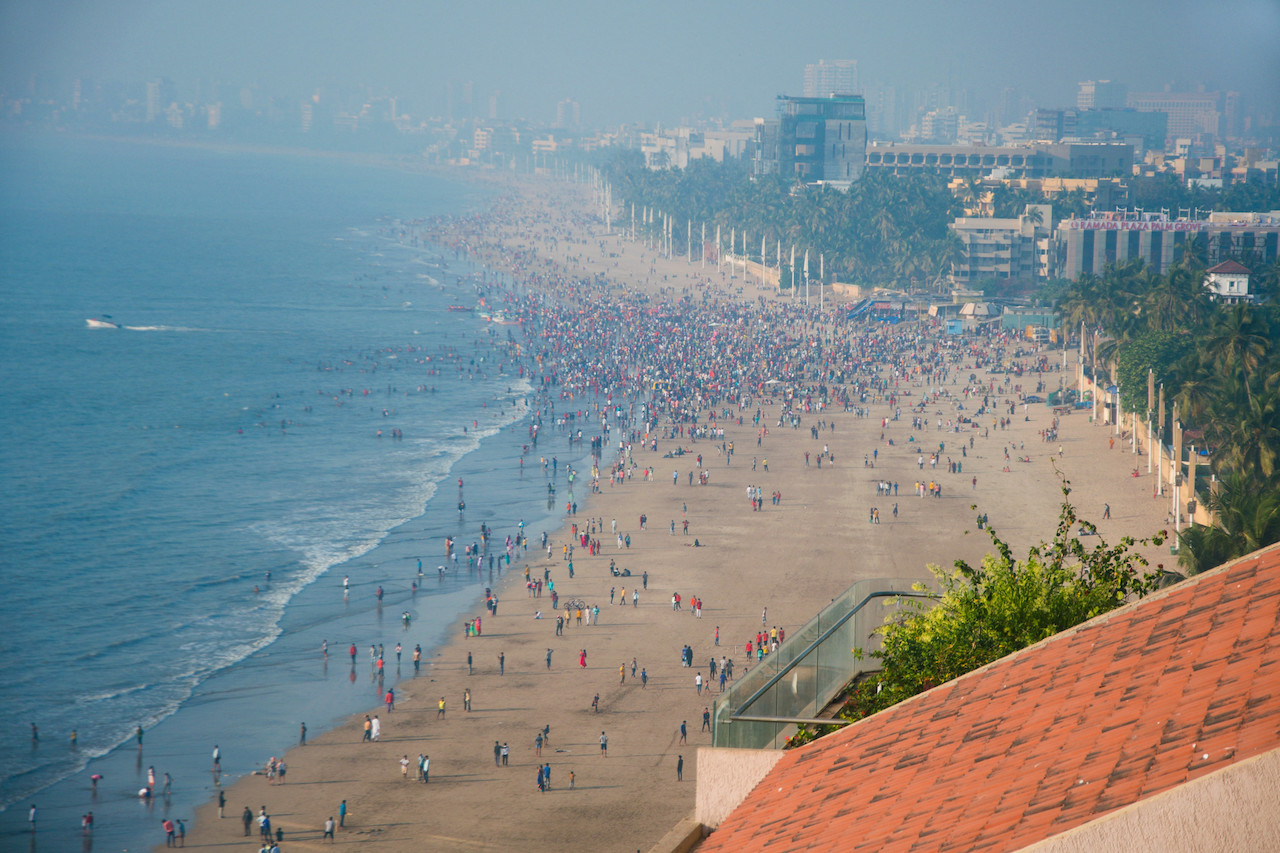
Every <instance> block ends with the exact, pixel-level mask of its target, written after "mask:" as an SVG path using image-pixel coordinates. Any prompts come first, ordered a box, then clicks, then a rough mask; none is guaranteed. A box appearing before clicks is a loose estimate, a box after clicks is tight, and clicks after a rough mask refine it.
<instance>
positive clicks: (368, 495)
mask: <svg viewBox="0 0 1280 853" xmlns="http://www.w3.org/2000/svg"><path fill="white" fill-rule="evenodd" d="M484 201H485V196H484V194H483V193H482V192H481V191H479V190H477V189H476V188H474V187H472V186H468V185H466V184H461V183H457V182H453V181H449V180H446V179H442V178H440V177H438V176H429V175H424V174H415V173H410V172H404V171H397V170H394V169H390V168H383V167H377V166H372V165H361V164H357V163H351V162H346V161H337V160H329V159H323V158H316V157H304V156H285V155H269V154H261V153H227V152H215V151H205V150H191V149H181V148H161V147H153V146H133V145H129V144H125V143H114V142H101V141H86V140H78V141H77V140H66V139H60V138H49V137H19V138H6V139H3V140H0V269H2V270H3V273H2V275H3V279H2V280H3V289H2V291H0V306H2V310H0V393H2V394H3V400H4V415H3V420H2V425H0V477H2V478H3V482H4V488H3V490H0V518H2V519H3V521H2V525H3V526H2V527H0V584H2V586H3V589H4V591H5V592H4V605H3V611H2V612H3V623H4V630H3V631H0V708H3V709H4V713H3V714H0V806H3V811H2V812H0V847H4V848H8V849H13V848H14V845H15V843H16V841H17V839H19V838H21V839H22V840H21V844H22V846H23V849H43V850H62V849H84V846H85V845H86V843H87V842H85V841H83V840H82V838H81V835H80V831H79V819H80V816H81V815H82V814H83V813H84V812H85V811H87V810H90V809H92V810H93V811H94V814H95V818H96V824H97V829H96V831H95V834H94V839H93V842H92V846H96V847H98V848H99V849H102V850H118V849H125V848H137V847H140V846H151V845H153V844H155V843H157V842H158V841H159V840H160V833H159V832H158V831H157V828H158V825H159V821H160V819H161V818H162V817H163V816H165V815H170V816H175V817H183V818H184V819H187V820H188V822H190V819H191V817H192V810H193V808H194V806H195V805H196V804H198V803H199V802H201V801H204V800H207V799H208V798H210V797H211V796H213V795H214V793H215V791H216V787H215V784H214V779H213V778H212V774H211V773H210V772H209V770H210V766H211V760H210V751H211V750H212V748H213V746H214V744H218V745H219V746H220V748H221V750H222V753H223V760H222V765H223V771H224V776H223V779H222V780H221V781H223V782H224V783H225V782H226V781H228V778H234V777H235V776H238V775H241V774H244V773H247V772H251V771H252V770H253V769H255V768H257V767H258V766H260V764H261V762H263V761H265V759H266V758H267V757H269V756H270V755H272V754H279V753H280V752H281V751H283V749H284V748H286V747H287V746H289V745H291V744H292V743H294V742H296V738H297V731H298V726H299V724H300V723H301V722H303V721H306V722H307V725H308V728H309V730H310V733H311V734H312V735H315V734H318V733H319V732H321V731H323V730H324V729H325V728H326V727H329V726H332V725H333V724H334V723H335V722H336V721H338V720H339V719H340V718H341V717H342V716H344V715H346V714H349V713H352V712H355V711H358V710H362V709H365V708H367V707H370V706H372V705H373V704H374V703H375V702H376V701H377V698H378V697H379V695H380V691H381V690H382V689H385V686H387V685H396V686H397V691H398V692H402V691H406V690H407V691H409V692H412V691H413V690H414V686H413V679H412V676H413V669H412V665H411V663H410V662H409V661H410V659H411V654H412V649H413V647H414V645H415V644H419V643H420V644H421V645H422V646H423V649H424V659H426V660H430V659H431V657H432V653H433V650H434V649H435V648H436V647H438V646H439V644H440V642H441V640H442V638H443V637H444V636H445V635H446V633H447V632H449V631H453V630H457V625H458V623H459V622H460V620H461V618H463V616H464V615H470V614H473V613H476V614H478V613H479V612H480V607H479V604H478V594H479V592H480V590H481V589H482V588H483V587H484V586H487V585H492V584H494V583H496V580H497V578H495V577H494V576H493V575H492V574H491V573H490V572H489V571H488V567H487V563H485V564H484V567H483V570H481V568H479V567H478V568H477V569H476V570H475V571H469V570H468V567H467V565H466V561H465V559H464V560H463V561H461V563H460V564H458V565H457V566H456V567H455V566H454V565H453V564H449V565H448V566H447V568H448V569H449V571H446V572H445V573H443V574H442V573H440V572H439V571H438V570H437V566H439V565H441V564H444V563H445V562H446V561H445V559H444V538H445V536H451V535H452V536H456V537H458V542H459V543H470V542H473V541H478V540H479V527H480V524H481V523H482V522H483V523H486V524H488V525H489V526H490V527H491V528H492V529H493V531H494V532H495V534H496V536H495V538H496V542H497V544H498V546H499V547H501V545H502V543H503V540H504V538H505V537H506V536H507V535H508V534H512V535H514V534H515V533H516V531H517V522H519V521H520V520H525V521H526V523H527V524H528V528H527V529H528V531H529V532H530V533H531V535H532V536H533V537H534V538H535V539H536V537H537V534H538V532H539V531H540V530H548V531H551V530H553V529H554V525H555V519H554V510H553V508H552V507H550V506H549V505H548V504H547V502H546V500H545V495H546V481H545V478H544V477H543V476H542V475H541V473H540V472H539V471H537V466H536V465H534V466H530V467H529V469H528V471H527V472H525V471H523V470H522V469H521V467H520V465H519V457H520V455H521V448H522V445H523V444H525V443H526V442H527V441H528V439H527V427H528V423H529V418H530V413H531V410H532V409H533V408H534V407H536V405H537V402H536V400H535V398H534V396H533V394H532V390H531V386H530V384H529V383H528V381H527V380H526V379H525V378H524V377H522V376H521V375H520V372H519V368H518V365H517V364H516V363H515V361H514V360H513V359H512V357H511V355H510V349H509V348H508V346H507V345H506V343H505V342H507V335H508V333H509V332H510V333H511V334H513V335H515V336H518V335H519V334H520V332H519V330H518V329H513V327H501V328H494V327H491V326H486V324H485V323H484V321H483V320H482V319H480V318H479V317H477V316H474V315H472V314H466V313H458V312H450V311H449V310H448V306H449V305H451V304H457V303H462V304H468V305H469V304H473V303H474V302H475V299H476V283H477V282H482V281H483V280H484V279H485V278H486V275H487V274H486V273H485V271H484V270H478V269H475V268H473V267H471V266H470V265H469V264H468V263H467V262H466V260H465V258H458V257H455V256H454V253H453V252H452V250H451V249H449V248H448V247H432V246H426V245H420V244H418V242H417V240H416V235H417V234H418V233H420V229H419V228H418V226H416V225H415V224H414V223H415V222H418V221H419V220H421V219H423V218H425V217H433V216H439V215H447V214H451V213H457V212H461V211H464V210H467V209H471V208H474V207H476V206H478V205H481V204H483V203H484ZM88 318H100V319H108V318H109V320H110V321H111V322H114V323H117V324H119V325H120V328H90V327H89V326H88V325H87V324H86V319H88ZM397 436H402V437H397ZM561 449H562V448H561ZM559 455H560V459H561V462H562V464H561V465H560V469H559V470H560V474H561V476H562V477H563V475H564V471H565V468H566V465H565V464H564V463H566V462H574V461H580V460H574V459H572V458H571V455H570V454H566V453H563V452H562V453H560V454H559ZM535 460H536V455H535ZM459 478H461V479H462V481H463V486H462V487H461V488H460V487H459V485H458V482H457V481H458V480H459ZM460 498H461V499H462V500H465V503H466V509H465V512H459V510H458V503H459V500H460ZM419 560H421V561H422V564H423V567H424V570H425V577H423V578H421V581H422V583H421V589H419V590H418V591H416V592H415V591H414V590H413V584H415V583H417V582H418V581H419V576H418V574H417V572H418V562H419ZM517 565H518V564H517V563H516V562H514V561H513V562H512V568H516V567H517ZM497 571H498V573H499V574H500V572H501V566H500V561H499V568H498V570H497ZM344 576H346V577H349V578H350V592H349V594H347V595H345V596H344V594H343V585H342V580H343V577H344ZM378 588H382V590H383V597H382V598H379V597H378V596H377V595H376V594H375V592H376V590H377V589H378ZM405 612H408V613H409V614H410V617H411V621H410V622H409V624H408V625H407V626H406V625H405V623H404V622H403V620H402V618H401V614H402V613H405ZM326 640H327V641H328V643H329V647H330V654H329V658H328V660H327V661H326V660H325V659H324V657H323V656H322V655H321V654H320V645H321V643H322V642H324V641H326ZM397 642H400V643H402V644H403V646H404V649H405V652H404V659H403V663H402V664H401V666H400V667H399V669H397V668H396V663H395V660H394V654H393V652H392V649H393V647H394V646H395V644H396V643H397ZM351 643H355V644H356V645H357V647H358V648H359V650H360V651H359V654H358V656H357V663H356V665H354V666H352V665H351V663H350V660H349V658H348V656H347V654H346V648H347V646H348V645H350V644H351ZM376 643H382V644H384V647H385V649H386V655H387V658H388V675H387V677H386V684H384V685H379V684H378V683H377V682H376V681H375V680H374V678H373V677H372V670H371V666H370V661H369V651H368V650H369V647H370V645H371V644H376ZM425 674H426V673H425V672H424V676H425ZM401 679H403V681H401ZM400 685H403V686H400ZM33 723H34V724H35V725H36V726H38V727H39V740H38V741H33V740H32V736H31V728H30V727H31V724H33ZM137 726H142V727H143V729H144V731H145V738H144V746H143V748H142V749H138V748H137V747H136V745H135V742H134V735H133V733H134V731H135V727H137ZM73 730H74V731H75V732H76V733H77V738H78V741H77V745H76V746H75V748H72V747H71V745H70V737H71V732H72V731H73ZM151 767H154V769H155V772H156V773H157V775H160V774H163V773H166V772H168V773H170V774H171V775H172V777H173V779H174V785H173V793H172V795H171V797H169V798H167V799H165V798H160V799H157V800H155V801H153V802H151V803H150V804H146V803H143V802H141V801H140V800H139V799H138V797H137V796H136V794H137V791H138V789H139V788H140V787H141V786H142V785H143V784H144V783H145V781H146V773H147V769H148V768H151ZM93 773H98V774H101V775H102V776H103V780H102V782H101V783H100V784H99V786H98V789H97V791H96V792H95V791H93V790H91V786H90V783H89V777H90V775H91V774H93ZM32 803H35V804H37V805H38V806H39V807H40V811H41V817H40V823H39V831H38V832H37V833H36V834H35V836H34V837H28V835H27V833H26V829H27V828H26V825H25V824H26V811H27V809H28V808H29V806H30V805H31V804H32ZM228 805H229V808H232V809H233V811H235V813H237V814H238V812H239V809H240V808H242V806H243V804H228ZM5 839H8V840H7V841H6V840H5Z"/></svg>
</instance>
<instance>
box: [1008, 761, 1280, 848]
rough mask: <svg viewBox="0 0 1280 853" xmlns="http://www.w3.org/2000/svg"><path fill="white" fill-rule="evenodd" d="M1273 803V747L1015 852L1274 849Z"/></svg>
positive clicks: (1276, 816)
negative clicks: (1260, 753) (1269, 750)
mask: <svg viewBox="0 0 1280 853" xmlns="http://www.w3.org/2000/svg"><path fill="white" fill-rule="evenodd" d="M1277 803H1280V749H1278V750H1273V751H1271V752H1267V753H1264V754H1262V755H1257V756H1254V757H1253V758H1250V759H1247V760H1245V761H1241V762H1240V763H1238V764H1233V765H1231V766H1230V767H1224V768H1223V769H1221V770H1219V771H1217V772H1216V773H1210V774H1209V775H1208V776H1202V777H1201V778H1199V779H1196V780H1195V781H1193V782H1188V783H1187V784H1185V785H1180V786H1178V787H1177V788H1174V789H1173V790H1170V791H1165V792H1164V793H1162V794H1158V795H1156V796H1154V797H1150V798H1148V799H1145V800H1142V801H1140V802H1137V803H1134V804H1133V805H1131V806H1129V807H1128V808H1124V809H1121V810H1120V811H1117V812H1113V813H1112V814H1109V815H1106V816H1104V817H1100V818H1098V819H1097V820H1095V821H1092V822H1090V823H1087V824H1085V825H1084V826H1079V827H1076V828H1075V829H1072V830H1069V831H1067V832H1064V833H1062V834H1061V835H1055V836H1053V837H1052V838H1047V839H1045V840H1044V841H1041V842H1038V843H1036V844H1032V845H1031V846H1029V847H1024V848H1023V850H1024V851H1031V853H1095V851H1101V850H1107V851H1110V850H1177V851H1179V853H1198V851H1204V853H1220V851H1224V850H1280V807H1277Z"/></svg>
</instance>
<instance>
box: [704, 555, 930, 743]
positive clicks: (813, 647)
mask: <svg viewBox="0 0 1280 853" xmlns="http://www.w3.org/2000/svg"><path fill="white" fill-rule="evenodd" d="M913 583H914V581H911V580H907V579H902V578H896V579H891V578H876V579H873V580H864V581H858V582H857V583H855V584H853V585H852V586H851V587H849V588H848V589H847V590H845V591H844V592H843V593H842V594H841V595H840V596H838V597H837V598H836V599H834V600H833V601H832V602H831V603H830V604H828V605H827V606H826V607H824V608H823V609H822V610H821V611H820V612H819V613H818V615H817V616H815V617H814V618H813V619H811V620H809V622H808V624H806V625H805V626H804V627H803V628H801V629H800V630H799V631H796V632H795V633H793V634H791V635H790V636H788V637H787V639H786V642H784V643H782V644H781V645H780V646H779V647H778V650H777V651H776V652H773V653H772V654H769V655H766V656H765V657H764V659H763V660H762V661H759V662H753V663H752V665H751V668H750V669H748V670H747V671H746V672H744V673H743V674H742V675H741V676H740V677H739V678H738V679H737V680H736V681H734V683H733V685H732V686H731V687H729V688H728V689H727V690H726V691H725V692H724V693H723V694H722V695H720V696H719V697H717V699H716V701H715V706H714V713H713V720H712V726H711V742H712V745H713V746H725V747H739V748H744V749H770V748H772V749H779V748H781V747H782V745H783V743H784V742H785V741H786V738H787V737H789V736H790V734H791V733H792V731H793V730H794V729H795V725H796V724H797V723H800V722H811V721H812V718H813V717H815V716H816V715H817V714H818V713H819V712H820V711H822V709H823V708H825V707H826V706H827V703H828V702H830V701H831V700H832V699H833V698H834V697H835V696H836V695H837V694H838V693H839V692H840V691H841V690H842V689H843V688H844V686H845V685H846V684H848V683H849V682H850V681H852V680H853V679H854V678H855V677H857V676H858V675H859V674H860V673H863V672H868V671H871V670H874V669H877V668H878V667H876V666H875V665H874V664H875V660H874V659H873V658H871V657H870V653H871V652H872V651H874V650H875V649H876V648H878V647H879V637H878V635H875V634H873V633H872V632H873V631H874V630H875V629H876V628H877V627H879V626H880V625H882V624H883V623H884V617H885V612H886V610H885V608H886V607H887V606H888V605H890V604H891V603H893V602H894V601H896V600H897V599H899V598H904V597H910V598H935V597H936V596H935V594H933V593H925V592H917V591H915V590H912V588H911V586H912V584H913ZM855 648H860V649H862V650H863V652H864V654H863V655H862V658H861V659H859V658H857V657H855V656H854V654H853V649H855Z"/></svg>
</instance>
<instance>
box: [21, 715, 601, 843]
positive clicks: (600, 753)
mask: <svg viewBox="0 0 1280 853" xmlns="http://www.w3.org/2000/svg"><path fill="white" fill-rule="evenodd" d="M600 757H601V758H608V757H609V737H608V736H607V735H606V734H605V733H604V732H601V733H600ZM32 826H35V824H34V823H32Z"/></svg>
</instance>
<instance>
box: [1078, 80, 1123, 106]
mask: <svg viewBox="0 0 1280 853" xmlns="http://www.w3.org/2000/svg"><path fill="white" fill-rule="evenodd" d="M1127 94H1128V89H1127V88H1126V87H1125V85H1124V84H1123V83H1115V82H1113V81H1111V80H1085V81H1084V82H1083V83H1081V84H1080V88H1079V89H1078V90H1077V91H1076V108H1077V109H1081V110H1119V109H1124V106H1125V96H1126V95H1127Z"/></svg>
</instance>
